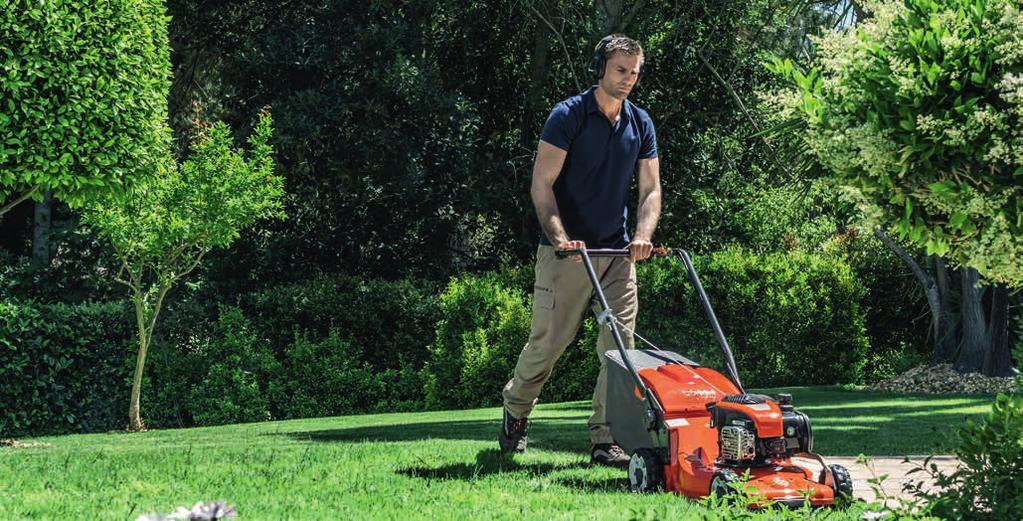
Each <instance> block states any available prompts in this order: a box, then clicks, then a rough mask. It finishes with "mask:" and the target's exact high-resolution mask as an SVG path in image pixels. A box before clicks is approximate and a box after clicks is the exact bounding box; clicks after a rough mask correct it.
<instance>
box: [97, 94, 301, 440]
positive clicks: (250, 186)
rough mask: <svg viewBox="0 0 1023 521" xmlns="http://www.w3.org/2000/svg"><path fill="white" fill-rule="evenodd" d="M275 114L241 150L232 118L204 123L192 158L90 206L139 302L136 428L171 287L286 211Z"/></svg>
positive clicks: (131, 425)
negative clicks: (215, 252)
mask: <svg viewBox="0 0 1023 521" xmlns="http://www.w3.org/2000/svg"><path fill="white" fill-rule="evenodd" d="M271 133H272V127H271V119H270V116H269V114H267V113H263V114H261V116H260V118H259V122H258V123H257V125H256V127H255V131H254V132H253V133H252V135H251V136H250V137H249V139H248V143H249V146H250V150H249V152H248V153H246V152H245V151H243V150H235V149H234V148H233V147H232V145H233V143H232V138H231V130H230V128H229V127H228V126H227V125H226V124H224V123H217V124H215V125H212V126H200V127H199V129H198V132H197V135H196V138H195V140H194V141H193V145H192V154H191V156H190V157H189V158H188V159H187V160H186V161H184V162H183V163H181V164H180V165H178V164H177V163H176V162H174V161H173V160H169V159H168V160H167V161H164V162H161V163H159V165H161V166H162V168H160V169H159V170H158V171H156V172H153V173H152V174H151V175H146V176H142V177H141V178H140V179H139V180H138V181H137V182H135V183H133V185H132V186H131V187H130V189H128V190H126V191H124V192H123V193H118V194H115V195H113V196H110V197H107V198H105V199H103V200H101V201H100V202H97V203H95V204H92V205H90V206H89V207H88V208H87V210H86V212H85V214H84V216H83V222H85V223H86V224H88V225H91V226H92V227H94V228H95V229H96V231H97V232H98V233H99V234H100V235H101V236H102V237H105V238H106V239H108V240H109V241H110V243H111V244H112V245H113V249H114V251H115V255H116V257H117V259H118V260H119V261H120V262H121V266H120V270H119V271H118V273H117V276H116V280H117V282H120V283H122V284H124V285H126V286H128V288H129V291H130V293H131V298H132V301H133V303H134V305H135V319H136V327H137V332H138V342H139V350H138V356H137V359H136V364H135V374H134V379H133V381H132V391H131V402H130V404H129V407H128V430H130V431H139V430H143V429H144V428H145V426H144V424H143V422H142V419H141V415H140V411H139V398H140V395H141V387H142V373H143V369H144V367H145V361H146V352H147V351H148V349H149V346H150V343H151V341H152V337H153V329H154V327H155V326H156V319H157V317H158V316H159V314H160V309H161V307H162V305H163V303H164V299H165V297H166V296H167V292H168V291H169V290H170V289H171V287H172V286H173V285H174V284H175V283H176V282H178V281H180V280H181V279H183V278H184V277H185V276H187V275H188V274H189V273H191V272H193V271H194V270H195V269H196V268H197V267H198V266H199V265H200V263H201V262H202V260H203V257H205V256H206V254H207V253H209V252H210V251H211V250H212V249H214V248H217V247H220V248H226V247H227V246H229V245H230V244H231V243H232V242H233V241H234V240H235V239H236V238H238V235H239V231H240V230H241V229H242V228H244V227H246V226H248V225H250V224H252V223H253V222H255V221H257V220H259V219H262V218H269V217H272V218H281V217H283V212H282V204H281V201H280V198H281V195H282V194H283V191H284V189H283V180H282V178H281V177H280V176H277V175H275V174H274V171H273V170H274V163H273V158H272V153H273V150H272V148H271V146H270V143H269V140H270V136H271Z"/></svg>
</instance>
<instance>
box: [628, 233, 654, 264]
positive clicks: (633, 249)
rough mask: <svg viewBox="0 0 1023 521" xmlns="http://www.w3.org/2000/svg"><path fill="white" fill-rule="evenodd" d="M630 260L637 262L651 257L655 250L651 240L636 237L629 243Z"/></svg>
mask: <svg viewBox="0 0 1023 521" xmlns="http://www.w3.org/2000/svg"><path fill="white" fill-rule="evenodd" d="M628 248H629V262H636V261H641V260H646V259H648V258H650V254H651V253H653V251H654V245H653V243H651V242H650V241H647V240H643V239H636V240H634V241H632V242H630V243H629V246H628Z"/></svg>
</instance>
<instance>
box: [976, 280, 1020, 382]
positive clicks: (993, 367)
mask: <svg viewBox="0 0 1023 521" xmlns="http://www.w3.org/2000/svg"><path fill="white" fill-rule="evenodd" d="M988 316H989V322H988V331H987V336H988V338H989V339H990V342H991V346H990V347H989V348H988V350H987V355H986V356H985V357H984V366H983V368H982V369H983V373H984V374H985V375H987V376H1012V375H1013V372H1012V356H1011V353H1010V349H1009V289H1008V288H1007V287H1006V286H1005V285H1004V284H998V285H997V286H994V287H993V288H992V291H991V313H990V315H988Z"/></svg>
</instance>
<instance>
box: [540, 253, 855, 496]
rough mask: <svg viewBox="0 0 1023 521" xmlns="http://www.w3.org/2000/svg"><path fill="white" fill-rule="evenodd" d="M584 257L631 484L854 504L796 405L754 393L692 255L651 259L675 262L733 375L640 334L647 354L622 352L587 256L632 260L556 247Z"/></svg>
mask: <svg viewBox="0 0 1023 521" xmlns="http://www.w3.org/2000/svg"><path fill="white" fill-rule="evenodd" d="M557 255H558V256H559V257H568V256H573V255H579V256H581V257H582V263H583V266H584V267H585V268H586V272H587V274H588V275H589V277H590V282H591V283H592V284H593V289H594V292H595V293H596V296H597V300H598V303H599V304H600V309H601V312H600V313H599V314H598V315H597V321H598V323H600V325H601V326H605V325H606V326H607V327H609V328H610V330H611V334H612V336H613V337H614V341H615V344H616V345H617V346H618V349H617V350H611V351H607V352H606V353H605V356H607V358H608V360H607V361H608V364H607V366H608V367H607V371H608V375H607V376H608V388H607V418H608V423H610V425H611V434H612V435H613V436H614V438H615V440H616V441H617V442H618V444H619V445H621V447H622V448H623V449H624V450H625V451H626V452H627V453H628V454H630V455H631V459H630V461H629V484H630V486H631V488H632V490H633V491H635V492H653V491H656V490H658V489H662V488H663V489H664V490H666V491H670V492H674V493H677V494H682V495H684V496H686V497H690V498H702V497H706V496H709V495H710V494H711V493H714V494H716V495H717V496H718V497H727V496H729V495H731V494H738V493H739V491H740V490H741V489H743V488H742V487H743V486H742V485H740V483H741V482H742V480H743V479H744V478H743V477H744V476H748V481H747V485H746V486H745V488H744V489H745V490H747V491H748V493H749V497H752V498H755V499H753V500H752V503H751V504H750V505H749V506H750V507H759V506H764V505H766V504H768V503H779V504H782V505H786V506H790V507H799V506H802V505H804V504H805V503H806V502H807V501H809V503H810V505H812V506H814V507H818V506H829V505H833V504H835V503H836V502H838V503H841V502H843V501H846V500H849V499H851V498H852V492H853V490H852V478H851V477H850V476H849V471H848V470H846V468H845V467H843V466H841V465H827V464H826V463H825V462H824V460H823V459H822V458H821V456H820V455H818V454H816V453H814V452H813V431H812V429H811V428H810V419H809V418H808V417H807V416H806V415H805V414H803V413H801V412H799V411H797V410H796V409H795V408H794V407H793V405H792V396H791V395H789V394H779V395H777V396H776V397H774V398H772V397H770V396H765V395H761V394H748V393H746V392H745V391H744V390H743V387H742V383H740V381H739V375H738V371H737V370H736V366H735V359H734V358H733V357H732V351H731V348H730V347H729V346H728V341H727V340H726V339H725V335H724V333H722V331H721V326H720V324H719V323H718V320H717V317H716V316H715V315H714V310H713V308H711V305H710V301H709V300H708V299H707V294H706V292H704V290H703V285H702V284H700V278H699V276H698V275H697V274H696V270H695V269H694V268H693V263H692V260H691V259H690V257H689V254H688V253H687V252H686V251H685V250H682V249H668V248H655V249H654V256H657V257H667V256H677V257H678V258H679V259H681V260H682V263H683V264H684V265H685V268H686V272H687V273H688V275H689V281H690V283H691V284H692V285H693V287H694V288H695V290H696V294H697V296H698V298H699V300H700V303H701V305H702V307H703V311H704V314H705V315H706V318H707V320H708V321H709V322H710V326H711V328H712V329H713V330H714V336H715V337H716V338H717V342H718V344H719V345H720V347H721V351H722V352H723V354H724V361H725V365H726V366H727V371H728V377H725V376H724V375H722V374H721V373H719V372H717V371H715V370H713V369H710V368H707V367H701V366H700V364H698V363H696V362H694V361H692V360H689V359H688V358H685V357H683V356H681V355H679V354H677V353H674V352H671V351H664V350H661V349H659V348H657V346H655V345H653V344H652V343H650V342H649V341H647V340H646V339H644V338H642V337H640V336H639V335H637V334H634V335H635V336H636V337H637V338H639V339H640V340H642V341H643V342H644V343H646V344H647V345H649V346H650V347H651V349H634V350H626V349H625V344H624V343H623V342H622V337H621V330H620V328H623V327H624V326H623V325H622V324H621V323H619V322H618V321H617V320H616V319H615V316H614V312H613V311H612V310H611V309H610V308H609V307H608V304H607V300H606V298H605V297H604V293H603V291H601V288H600V282H599V280H598V279H597V275H596V273H595V272H594V270H593V264H592V263H591V262H590V258H591V257H598V256H603V257H608V256H614V257H627V256H628V255H629V250H628V249H622V250H615V249H610V250H609V249H599V250H597V249H589V250H587V249H578V250H560V251H558V252H557Z"/></svg>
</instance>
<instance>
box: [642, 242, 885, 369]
mask: <svg viewBox="0 0 1023 521" xmlns="http://www.w3.org/2000/svg"><path fill="white" fill-rule="evenodd" d="M694 263H695V264H696V269H697V271H698V272H699V274H700V278H701V281H702V282H703V284H704V287H705V289H706V290H707V293H708V296H709V298H710V300H711V304H712V305H713V306H714V310H715V312H716V313H717V316H718V319H719V321H720V322H721V326H722V328H723V329H724V331H725V335H726V336H727V338H728V339H729V343H730V344H731V347H732V351H733V353H734V354H735V358H736V363H737V364H738V366H739V375H740V378H741V379H742V381H743V384H744V385H747V386H781V385H819V384H835V383H847V382H858V381H860V380H861V379H862V367H863V364H864V360H865V359H866V356H867V351H868V342H867V338H866V336H865V332H864V318H863V313H862V311H861V310H860V308H859V304H858V301H859V299H860V297H861V296H862V293H863V289H862V287H861V286H860V285H859V284H858V283H857V281H856V278H855V277H854V276H853V273H852V271H851V269H850V268H849V266H848V265H847V264H845V263H844V262H842V261H840V260H837V259H832V258H825V257H822V256H819V255H814V254H808V253H800V252H790V253H765V254H755V253H751V252H748V251H743V250H741V249H738V248H731V249H727V250H724V251H721V252H717V253H714V254H712V255H710V256H701V257H698V258H696V259H695V260H694ZM639 277H640V293H641V300H640V313H639V319H638V320H639V322H638V327H639V331H640V334H643V335H644V336H648V337H652V338H655V339H657V341H656V342H655V343H658V344H659V345H660V346H661V347H662V348H664V349H667V350H675V351H678V352H679V353H680V354H682V355H684V356H688V357H690V358H693V359H694V360H696V361H697V362H701V363H703V364H704V365H708V366H710V367H714V368H718V369H720V368H722V367H723V364H722V363H721V356H720V354H719V353H720V351H719V348H718V346H717V344H716V343H715V342H714V339H713V336H712V333H711V330H710V327H709V325H707V322H706V319H705V318H704V315H703V311H702V309H701V307H700V304H699V302H698V301H697V299H696V297H695V292H694V291H693V289H692V288H691V287H690V285H689V283H688V280H687V279H686V278H685V273H684V268H683V267H682V265H681V263H680V262H678V261H677V260H674V259H673V260H668V261H662V262H657V261H654V262H648V263H645V264H643V265H642V266H641V267H640V270H639Z"/></svg>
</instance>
